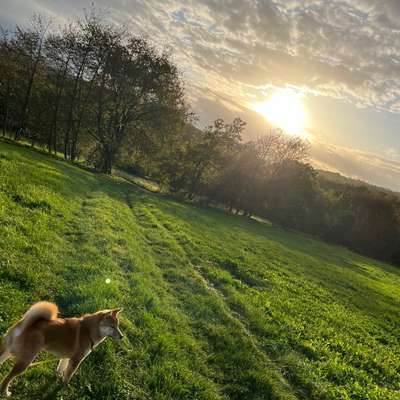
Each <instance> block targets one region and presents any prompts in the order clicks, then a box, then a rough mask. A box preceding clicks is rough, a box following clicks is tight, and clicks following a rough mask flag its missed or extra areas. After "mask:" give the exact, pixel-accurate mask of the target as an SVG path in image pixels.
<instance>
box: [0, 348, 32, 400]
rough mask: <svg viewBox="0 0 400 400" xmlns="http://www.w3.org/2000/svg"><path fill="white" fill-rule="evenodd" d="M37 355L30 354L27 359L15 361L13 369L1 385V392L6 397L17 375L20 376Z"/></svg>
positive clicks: (9, 394)
mask: <svg viewBox="0 0 400 400" xmlns="http://www.w3.org/2000/svg"><path fill="white" fill-rule="evenodd" d="M36 355H37V353H34V354H31V355H30V356H29V357H26V358H24V359H17V360H16V362H15V365H14V367H13V369H12V370H11V371H10V373H9V374H8V375H7V377H6V378H5V379H4V381H3V383H2V384H1V391H2V392H3V393H4V395H5V396H6V397H9V396H11V393H10V390H9V387H10V383H11V382H12V381H13V379H15V377H17V376H18V375H20V374H22V373H23V372H24V371H25V370H26V369H27V368H28V367H29V365H30V363H31V362H32V361H33V360H34V359H35V357H36Z"/></svg>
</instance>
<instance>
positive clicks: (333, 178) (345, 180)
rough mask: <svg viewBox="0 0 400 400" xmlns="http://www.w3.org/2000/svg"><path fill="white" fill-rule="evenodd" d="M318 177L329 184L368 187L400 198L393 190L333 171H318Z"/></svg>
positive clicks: (399, 194) (398, 193) (399, 193)
mask: <svg viewBox="0 0 400 400" xmlns="http://www.w3.org/2000/svg"><path fill="white" fill-rule="evenodd" d="M317 176H318V177H319V178H321V179H324V180H326V181H329V182H333V183H337V184H340V185H351V186H356V187H366V188H368V189H370V190H376V191H379V192H383V193H388V194H391V195H394V196H398V197H400V192H395V191H393V190H390V189H387V188H383V187H381V186H376V185H372V184H370V183H367V182H364V181H362V180H359V179H354V178H349V177H347V176H344V175H342V174H339V173H338V172H331V171H323V170H317Z"/></svg>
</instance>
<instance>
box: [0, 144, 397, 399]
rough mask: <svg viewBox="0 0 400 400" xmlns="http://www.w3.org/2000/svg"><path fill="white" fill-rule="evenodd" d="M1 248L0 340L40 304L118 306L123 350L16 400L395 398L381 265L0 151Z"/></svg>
mask: <svg viewBox="0 0 400 400" xmlns="http://www.w3.org/2000/svg"><path fill="white" fill-rule="evenodd" d="M0 238H1V240H0V333H4V332H5V331H6V329H7V328H8V327H9V325H10V324H11V323H13V322H15V321H16V320H17V319H19V318H20V316H21V315H22V313H23V312H24V311H25V310H26V308H27V307H28V305H29V304H31V303H32V302H34V301H37V300H39V299H50V300H53V301H56V302H57V303H58V304H59V306H60V309H61V313H62V314H63V315H76V314H81V313H85V312H91V311H94V310H97V309H99V308H103V307H107V308H110V307H123V308H124V312H123V314H121V315H122V329H123V330H124V331H125V333H126V337H125V339H124V340H123V342H122V343H120V344H115V343H112V342H111V341H106V342H105V343H103V344H102V345H101V346H100V347H99V348H98V349H96V350H95V351H94V352H93V353H92V354H91V355H90V357H89V358H88V359H87V360H86V361H85V362H84V363H83V364H82V366H81V367H80V369H79V371H78V373H77V375H76V376H75V377H74V378H73V380H72V383H71V386H70V387H69V388H67V389H63V388H62V387H61V385H60V384H59V383H58V382H57V380H56V378H55V374H54V369H55V362H54V361H50V362H49V363H46V364H41V365H38V366H36V367H33V368H32V369H30V370H28V372H27V373H26V374H25V375H24V376H23V377H21V378H20V379H18V380H17V381H16V383H15V385H14V387H13V389H14V393H15V396H14V397H13V398H15V399H17V400H22V399H27V398H30V399H42V398H43V399H61V398H62V399H64V400H67V399H174V400H175V399H224V400H226V399H282V400H286V399H359V400H361V399H362V400H364V399H376V400H378V399H382V400H383V399H398V393H399V392H398V391H399V389H400V377H399V369H398V360H399V356H400V354H399V353H400V345H399V344H400V343H399V335H398V326H399V323H400V316H399V313H398V310H399V302H400V301H399V299H400V274H399V270H398V269H396V268H394V267H392V266H389V265H386V264H384V263H380V262H377V261H374V260H370V259H367V258H364V257H361V256H358V255H356V254H354V253H351V252H350V251H347V250H345V249H343V248H340V247H334V246H329V245H326V244H324V243H321V242H319V241H316V240H313V239H311V238H309V237H307V236H305V235H300V234H294V233H288V232H286V231H284V230H281V229H278V228H276V227H273V226H271V225H268V224H265V223H262V222H258V221H251V220H247V219H245V218H244V217H234V216H227V215H225V214H224V213H223V212H222V211H219V210H212V209H206V208H197V207H193V206H191V205H187V204H184V203H180V202H177V201H175V200H172V199H169V198H166V197H163V196H161V195H154V194H147V193H143V192H141V191H138V190H135V187H134V186H133V185H131V184H129V183H128V182H126V181H124V180H122V179H120V178H109V177H103V176H100V175H96V174H92V173H90V172H88V171H85V170H82V169H79V168H77V167H74V166H71V165H70V164H68V163H66V162H63V161H61V160H56V159H54V158H50V157H47V156H45V155H42V154H39V153H37V152H35V151H32V150H30V149H28V148H23V147H21V146H15V145H11V144H5V143H2V142H0ZM41 360H50V358H47V357H43V356H42V358H41ZM10 366H11V364H10V363H7V364H6V366H3V367H2V369H1V371H0V376H1V377H3V376H4V375H5V373H6V371H7V370H8V369H9V368H10Z"/></svg>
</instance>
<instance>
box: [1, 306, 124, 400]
mask: <svg viewBox="0 0 400 400" xmlns="http://www.w3.org/2000/svg"><path fill="white" fill-rule="evenodd" d="M120 312H121V309H120V308H117V309H113V310H101V311H97V312H95V313H93V314H86V315H83V316H81V317H77V318H58V317H57V316H58V308H57V306H56V305H55V304H53V303H49V302H46V301H41V302H39V303H36V304H34V305H33V306H32V307H31V308H30V309H29V310H28V311H27V312H26V313H25V315H24V316H23V318H22V319H21V320H20V321H18V322H17V323H16V324H15V325H14V326H12V327H11V328H10V329H9V330H8V332H7V333H6V335H5V339H4V343H3V344H2V346H1V347H0V365H1V364H2V363H3V362H4V361H6V360H7V359H8V358H14V359H15V364H14V367H13V368H12V370H11V372H10V373H9V374H8V376H7V377H6V378H5V379H4V381H3V383H2V385H1V391H2V392H3V394H5V395H6V396H10V394H11V393H10V390H9V386H10V383H11V381H12V380H13V379H14V378H15V377H16V376H17V375H19V374H21V373H22V372H23V371H25V369H26V368H28V367H29V365H30V364H31V363H32V361H33V360H34V359H35V357H36V356H37V354H38V353H39V352H40V351H42V350H44V351H46V352H48V353H50V354H53V355H54V356H56V357H57V358H59V359H60V361H59V363H58V367H57V374H58V375H59V376H60V377H61V378H62V380H63V382H64V383H65V384H68V382H69V381H70V379H71V377H72V375H73V374H74V372H75V371H76V370H77V368H78V367H79V364H80V363H81V362H82V361H83V360H84V359H85V358H86V357H87V356H88V355H89V354H90V352H91V351H92V349H93V348H94V347H96V346H97V345H99V344H100V343H101V342H102V341H103V340H104V339H105V338H106V337H111V338H112V339H115V340H119V339H122V337H123V335H122V332H121V330H120V329H119V321H118V314H119V313H120Z"/></svg>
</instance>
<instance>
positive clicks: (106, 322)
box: [99, 308, 124, 340]
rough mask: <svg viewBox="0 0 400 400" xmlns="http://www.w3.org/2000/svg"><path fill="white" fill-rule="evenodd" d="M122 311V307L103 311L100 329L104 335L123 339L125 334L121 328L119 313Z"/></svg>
mask: <svg viewBox="0 0 400 400" xmlns="http://www.w3.org/2000/svg"><path fill="white" fill-rule="evenodd" d="M121 311H122V309H121V308H116V309H114V310H106V311H103V312H102V318H101V320H100V324H99V329H100V334H101V335H102V336H108V337H110V338H112V339H114V340H121V339H122V338H123V337H124V335H123V334H122V332H121V330H120V329H119V321H118V314H119V313H120V312H121Z"/></svg>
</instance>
